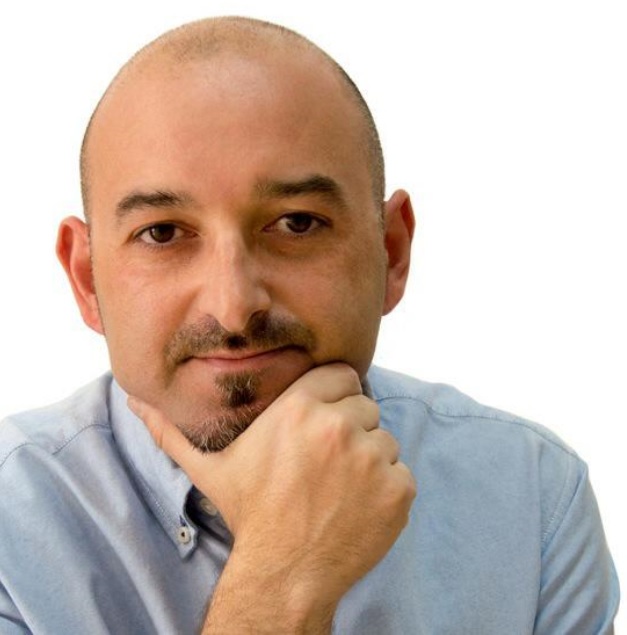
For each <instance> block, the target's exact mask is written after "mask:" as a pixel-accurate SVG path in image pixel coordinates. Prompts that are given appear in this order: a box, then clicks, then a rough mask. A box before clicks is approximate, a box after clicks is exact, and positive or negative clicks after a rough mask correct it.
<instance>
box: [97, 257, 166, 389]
mask: <svg viewBox="0 0 627 635" xmlns="http://www.w3.org/2000/svg"><path fill="white" fill-rule="evenodd" d="M136 274H137V272H133V270H132V269H129V268H126V267H119V268H118V267H116V268H113V267H108V268H106V269H105V268H101V267H97V266H94V282H95V286H96V293H97V295H98V303H99V307H100V314H101V318H102V322H103V325H104V331H105V337H106V340H107V347H108V349H109V357H110V360H111V368H112V370H113V373H114V375H115V377H116V379H118V381H119V382H120V383H121V384H122V385H123V387H125V388H126V389H127V390H128V389H133V390H137V389H136V386H137V385H138V384H139V385H145V384H147V383H150V382H154V381H156V380H158V379H159V378H160V377H161V374H162V361H161V360H162V358H163V349H164V346H165V345H166V343H167V342H168V341H169V338H170V337H171V333H172V332H173V330H174V329H175V328H176V319H175V315H176V298H177V294H176V293H175V292H174V290H172V289H167V288H164V286H163V285H159V284H155V282H154V281H152V282H149V281H148V280H146V279H145V278H143V277H141V276H139V275H136Z"/></svg>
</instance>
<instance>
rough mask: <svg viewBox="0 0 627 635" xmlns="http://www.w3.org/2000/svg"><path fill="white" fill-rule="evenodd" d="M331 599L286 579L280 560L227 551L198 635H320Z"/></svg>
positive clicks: (326, 625) (326, 622)
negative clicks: (256, 561)
mask: <svg viewBox="0 0 627 635" xmlns="http://www.w3.org/2000/svg"><path fill="white" fill-rule="evenodd" d="M336 604H337V601H335V600H332V599H330V598H328V597H321V596H320V594H319V593H314V592H313V591H312V590H311V589H309V588H307V585H306V584H302V583H300V582H296V581H295V580H293V579H291V576H290V574H289V572H288V571H286V570H285V569H284V568H283V567H281V566H280V565H277V566H273V565H272V564H271V563H270V564H269V563H263V564H262V565H261V566H259V565H258V564H254V563H252V562H250V561H248V562H247V559H246V558H240V557H238V554H237V553H233V554H232V555H231V557H230V558H229V561H228V562H227V565H226V567H225V569H224V571H223V573H222V575H221V577H220V580H219V582H218V584H217V586H216V589H215V591H214V594H213V597H212V599H211V601H210V604H209V608H208V612H207V616H206V618H205V622H204V625H203V628H202V631H201V635H218V634H219V635H241V634H242V633H259V634H264V633H268V635H270V634H272V635H280V634H285V635H287V634H290V635H292V634H294V635H297V634H298V635H300V634H303V635H305V634H306V635H326V634H328V633H330V632H331V624H332V621H333V615H334V612H335V607H336Z"/></svg>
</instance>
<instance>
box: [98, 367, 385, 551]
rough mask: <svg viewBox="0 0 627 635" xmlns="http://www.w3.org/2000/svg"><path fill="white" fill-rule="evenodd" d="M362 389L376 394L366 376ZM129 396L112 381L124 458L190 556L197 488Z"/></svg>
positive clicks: (194, 542) (162, 520) (114, 413)
mask: <svg viewBox="0 0 627 635" xmlns="http://www.w3.org/2000/svg"><path fill="white" fill-rule="evenodd" d="M362 388H363V392H364V394H365V395H366V396H368V397H371V398H372V397H373V394H372V388H371V385H370V382H369V381H368V379H367V378H364V380H363V381H362ZM127 399H128V395H127V394H126V393H125V392H124V390H122V388H121V387H120V385H119V384H118V383H117V382H116V381H115V379H113V380H112V382H111V388H110V394H109V408H110V417H111V428H112V430H113V436H114V437H115V440H116V443H117V446H118V448H119V450H120V453H121V454H122V457H123V459H124V461H125V462H126V464H127V465H128V467H129V469H130V471H131V473H132V475H133V477H134V480H135V483H136V484H137V487H138V488H139V490H140V491H141V493H142V495H143V497H144V499H145V501H146V503H147V504H148V506H149V507H150V509H151V510H152V512H153V514H154V515H155V517H156V518H157V520H158V521H159V522H160V523H161V526H162V527H163V529H164V531H165V532H166V534H167V535H168V536H169V537H170V539H171V540H172V542H174V544H175V545H176V547H177V549H178V550H179V553H180V555H181V557H184V558H185V557H187V556H189V555H190V554H191V553H192V552H193V551H194V549H195V548H196V545H197V539H198V530H197V528H196V526H195V524H194V523H192V522H190V521H189V518H188V516H187V513H186V506H187V504H188V502H192V503H194V500H195V499H194V497H193V496H190V494H192V492H193V490H194V489H195V488H194V487H193V485H192V483H191V481H190V480H189V477H188V476H187V474H185V472H184V471H183V470H182V469H181V468H180V467H179V466H178V465H177V464H176V463H175V462H174V461H172V459H170V457H168V455H167V454H165V452H163V450H161V449H159V447H158V446H157V444H156V443H155V442H154V440H153V438H152V437H151V436H150V433H149V432H148V430H147V428H146V426H145V425H144V423H143V422H142V421H141V419H139V418H138V417H137V416H136V415H135V414H133V412H131V410H130V409H129V408H128V406H127V403H126V400H127Z"/></svg>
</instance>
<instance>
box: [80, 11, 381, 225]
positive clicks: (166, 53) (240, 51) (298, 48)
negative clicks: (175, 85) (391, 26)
mask: <svg viewBox="0 0 627 635" xmlns="http://www.w3.org/2000/svg"><path fill="white" fill-rule="evenodd" d="M226 55H236V56H239V57H243V58H247V59H255V60H262V61H263V60H264V59H269V58H271V57H275V58H276V57H277V56H278V57H279V58H284V59H295V58H298V56H301V57H310V58H313V59H314V60H315V62H316V63H319V64H322V65H323V68H327V69H329V70H330V71H331V72H332V73H333V74H334V75H335V76H336V77H337V78H338V79H339V85H340V86H341V90H342V91H343V92H344V93H345V94H346V96H347V97H348V99H349V100H350V102H351V103H352V106H353V108H352V109H351V111H352V112H351V115H350V116H351V118H352V119H355V120H358V121H359V123H360V125H361V127H362V129H363V143H364V147H365V148H366V149H367V155H368V156H367V159H368V167H369V171H370V175H371V187H372V195H373V198H374V201H375V204H376V206H377V207H378V208H379V207H380V206H381V205H382V202H383V198H384V190H385V182H384V165H383V153H382V149H381V143H380V140H379V135H378V133H377V129H376V126H375V123H374V120H373V118H372V115H371V113H370V110H369V108H368V105H367V104H366V102H365V100H364V98H363V97H362V95H361V93H360V92H359V89H358V88H357V86H356V85H355V84H354V83H353V81H352V80H351V78H350V77H349V76H348V74H347V73H346V72H345V71H344V70H343V69H342V68H341V66H339V64H337V62H335V61H334V60H333V59H332V58H331V57H330V56H329V55H327V54H326V53H325V52H324V51H322V50H321V49H320V48H318V47H317V46H316V45H315V44H313V43H312V42H310V41H309V40H307V39H306V38H304V37H303V36H301V35H299V34H298V33H296V32H294V31H291V30H289V29H286V28H284V27H282V26H279V25H276V24H272V23H269V22H263V21H260V20H253V19H250V18H239V17H225V18H211V19H206V20H201V21H198V22H193V23H190V24H185V25H183V26H181V27H178V28H176V29H173V30H172V31H168V32H167V33H165V34H163V35H162V36H160V37H159V38H157V39H156V40H154V41H153V42H151V43H149V44H148V45H147V46H145V47H144V48H142V49H141V50H140V51H139V52H138V53H136V54H135V55H134V56H133V57H132V58H131V60H129V62H127V64H125V65H124V66H123V67H122V69H121V70H120V71H119V73H118V74H117V75H116V77H115V78H114V79H113V81H112V82H111V84H110V85H109V87H108V88H107V90H106V92H105V94H104V95H103V97H102V99H101V100H100V102H99V103H98V105H97V107H96V109H95V111H94V113H93V114H92V116H91V119H90V121H89V124H88V126H87V130H86V131H85V135H84V138H83V144H82V148H81V159H80V170H81V190H82V195H83V206H84V210H85V216H86V218H87V219H88V220H89V216H90V206H91V196H90V194H91V184H92V181H93V179H95V178H97V176H98V174H97V172H96V170H95V168H94V165H93V161H92V154H93V152H95V151H97V148H94V147H93V146H94V145H96V144H94V141H93V136H94V135H93V131H94V129H95V128H97V127H98V126H100V125H101V121H100V120H101V119H102V116H101V113H102V111H103V110H105V109H106V108H107V105H108V102H109V101H111V100H113V99H115V97H116V95H117V96H118V97H120V96H119V93H122V94H123V91H124V89H125V87H127V86H129V85H132V84H133V82H136V81H137V80H138V79H139V78H141V77H142V76H145V75H146V74H149V73H161V74H163V73H174V74H176V73H181V72H185V68H186V66H188V65H190V64H194V63H198V62H207V63H211V62H212V61H213V62H216V61H217V60H218V59H220V58H222V57H224V56H226ZM123 98H124V97H121V99H123Z"/></svg>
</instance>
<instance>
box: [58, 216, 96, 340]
mask: <svg viewBox="0 0 627 635" xmlns="http://www.w3.org/2000/svg"><path fill="white" fill-rule="evenodd" d="M57 258H58V259H59V261H60V262H61V264H62V265H63V268H64V269H65V273H66V274H67V277H68V278H69V280H70V284H71V285H72V291H73V292H74V298H75V299H76V303H77V304H78V308H79V309H80V312H81V315H82V316H83V320H84V322H85V324H87V326H89V327H90V328H92V329H93V330H94V331H96V332H97V333H100V334H101V335H102V334H104V329H103V326H102V320H101V319H100V311H99V309H98V299H97V298H96V290H95V288H94V280H93V276H92V270H91V245H90V242H89V227H88V226H87V225H86V224H85V223H84V222H83V221H82V220H80V219H79V218H76V217H74V216H71V217H69V218H66V219H65V220H63V221H62V222H61V225H60V226H59V233H58V235H57Z"/></svg>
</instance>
